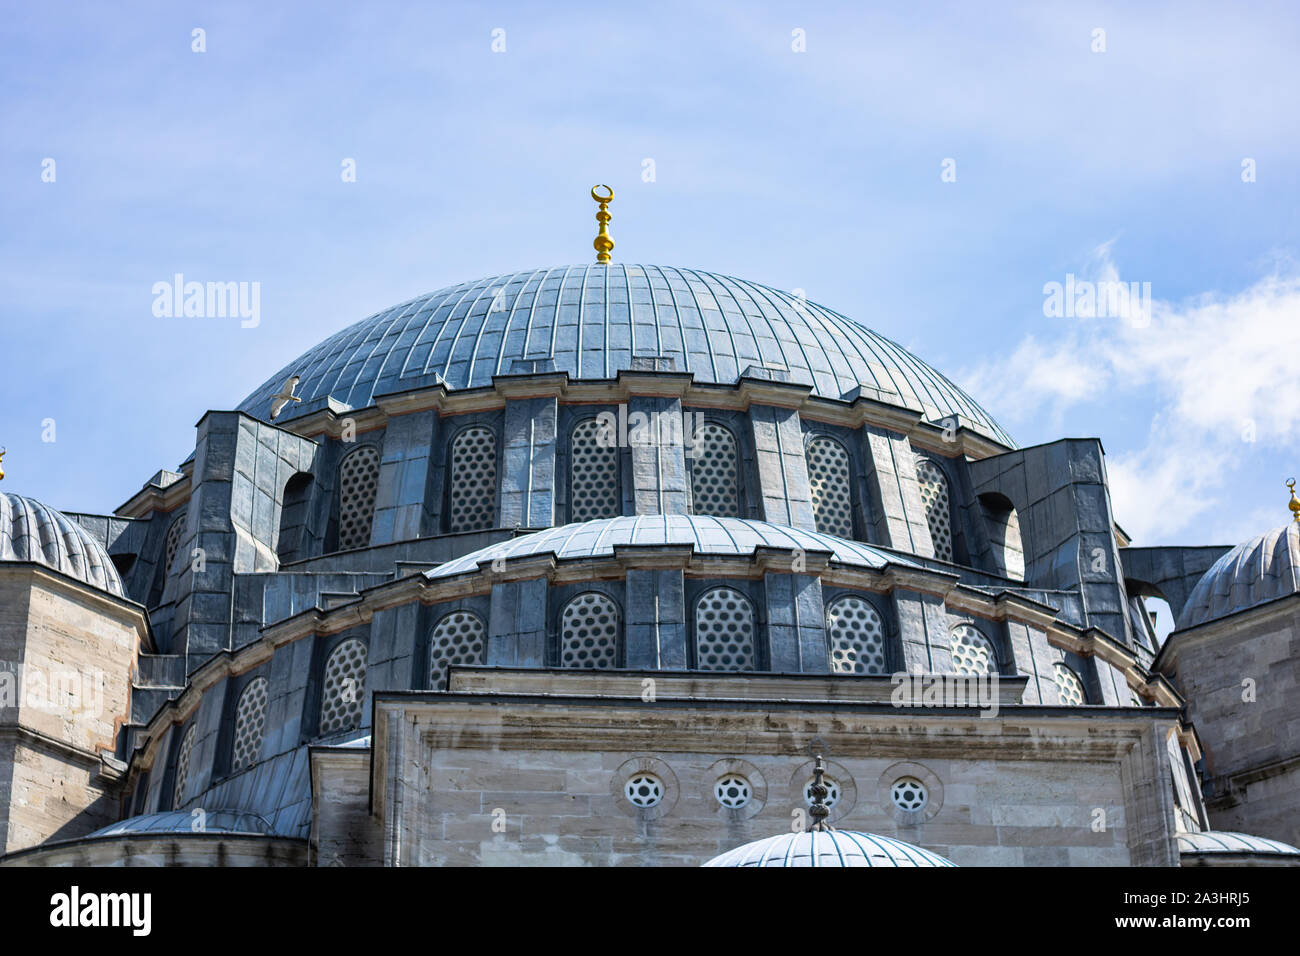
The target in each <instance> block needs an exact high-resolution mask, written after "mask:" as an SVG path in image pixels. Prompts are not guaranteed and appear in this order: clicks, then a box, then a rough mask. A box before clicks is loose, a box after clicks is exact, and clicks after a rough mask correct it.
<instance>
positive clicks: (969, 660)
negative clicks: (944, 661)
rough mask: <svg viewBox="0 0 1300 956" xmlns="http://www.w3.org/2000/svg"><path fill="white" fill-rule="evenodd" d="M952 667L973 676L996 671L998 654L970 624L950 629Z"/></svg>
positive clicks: (989, 642) (986, 639)
mask: <svg viewBox="0 0 1300 956" xmlns="http://www.w3.org/2000/svg"><path fill="white" fill-rule="evenodd" d="M952 667H953V670H955V671H956V672H957V673H958V674H964V675H966V676H968V677H973V676H977V675H981V674H996V673H998V655H997V652H996V651H995V650H994V649H993V643H992V642H991V641H990V640H989V639H988V638H987V637H985V636H984V635H983V634H982V633H981V632H980V630H979V628H977V627H974V626H973V625H970V624H958V625H957V626H956V627H954V628H953V629H952Z"/></svg>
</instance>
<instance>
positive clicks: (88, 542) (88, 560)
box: [0, 493, 124, 597]
mask: <svg viewBox="0 0 1300 956" xmlns="http://www.w3.org/2000/svg"><path fill="white" fill-rule="evenodd" d="M0 561H34V562H36V563H37V564H43V565H45V566H46V567H49V568H53V569H54V570H55V571H59V572H61V573H63V574H66V575H68V576H69V577H72V578H76V579H77V580H78V581H82V582H84V583H86V584H90V585H93V586H94V587H97V588H100V589H102V590H105V591H109V592H111V593H113V594H116V595H117V596H118V597H121V596H122V595H123V594H124V592H123V590H122V579H121V578H120V577H119V576H118V573H117V568H115V567H113V562H112V560H111V559H110V558H109V556H108V552H107V551H105V550H104V546H103V545H101V544H100V543H99V542H98V541H96V540H95V539H94V538H92V537H91V536H90V534H89V533H88V532H87V531H86V529H84V528H83V527H81V525H79V524H77V523H76V522H75V521H73V520H72V519H71V518H69V517H68V516H67V515H65V514H63V513H62V512H59V511H55V510H54V509H53V508H49V507H46V506H45V505H43V504H41V503H40V502H39V501H35V500H33V499H31V498H24V497H22V496H21V495H11V494H4V493H0Z"/></svg>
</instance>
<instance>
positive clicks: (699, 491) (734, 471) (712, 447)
mask: <svg viewBox="0 0 1300 956" xmlns="http://www.w3.org/2000/svg"><path fill="white" fill-rule="evenodd" d="M693 441H694V442H695V443H696V446H697V447H693V448H692V449H691V501H692V505H691V510H692V512H693V513H694V514H697V515H716V516H718V517H724V518H738V517H740V493H739V491H738V488H737V482H736V478H737V475H738V474H739V472H740V467H739V463H738V460H737V456H736V439H735V438H734V437H733V436H732V434H731V432H729V431H727V430H726V429H725V428H723V427H722V426H721V425H715V424H713V423H712V422H705V423H704V424H703V425H701V426H700V427H699V428H697V429H696V430H695V435H694V436H693Z"/></svg>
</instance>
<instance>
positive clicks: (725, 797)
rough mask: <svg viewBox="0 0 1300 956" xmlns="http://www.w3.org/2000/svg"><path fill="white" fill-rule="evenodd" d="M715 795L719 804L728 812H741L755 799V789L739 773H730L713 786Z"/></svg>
mask: <svg viewBox="0 0 1300 956" xmlns="http://www.w3.org/2000/svg"><path fill="white" fill-rule="evenodd" d="M713 795H714V796H715V797H717V798H718V803H720V804H722V806H724V807H726V808H727V809H728V810H739V809H740V808H741V807H743V806H745V805H746V804H748V803H749V801H750V800H752V799H753V797H754V788H753V787H751V786H750V785H749V781H748V780H746V779H745V778H744V777H742V776H741V775H740V774H738V773H729V774H727V775H726V776H725V777H719V778H718V781H717V783H715V784H714V785H713Z"/></svg>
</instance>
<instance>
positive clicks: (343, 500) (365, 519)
mask: <svg viewBox="0 0 1300 956" xmlns="http://www.w3.org/2000/svg"><path fill="white" fill-rule="evenodd" d="M378 490H379V449H378V448H376V447H375V446H374V445H362V446H361V447H360V448H358V449H357V450H356V451H354V452H352V453H350V454H349V455H348V456H347V457H346V458H344V459H343V463H342V464H341V465H339V550H340V551H349V550H351V549H353V548H365V547H369V545H370V525H371V523H372V522H373V521H374V518H375V494H376V492H377V491H378Z"/></svg>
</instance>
